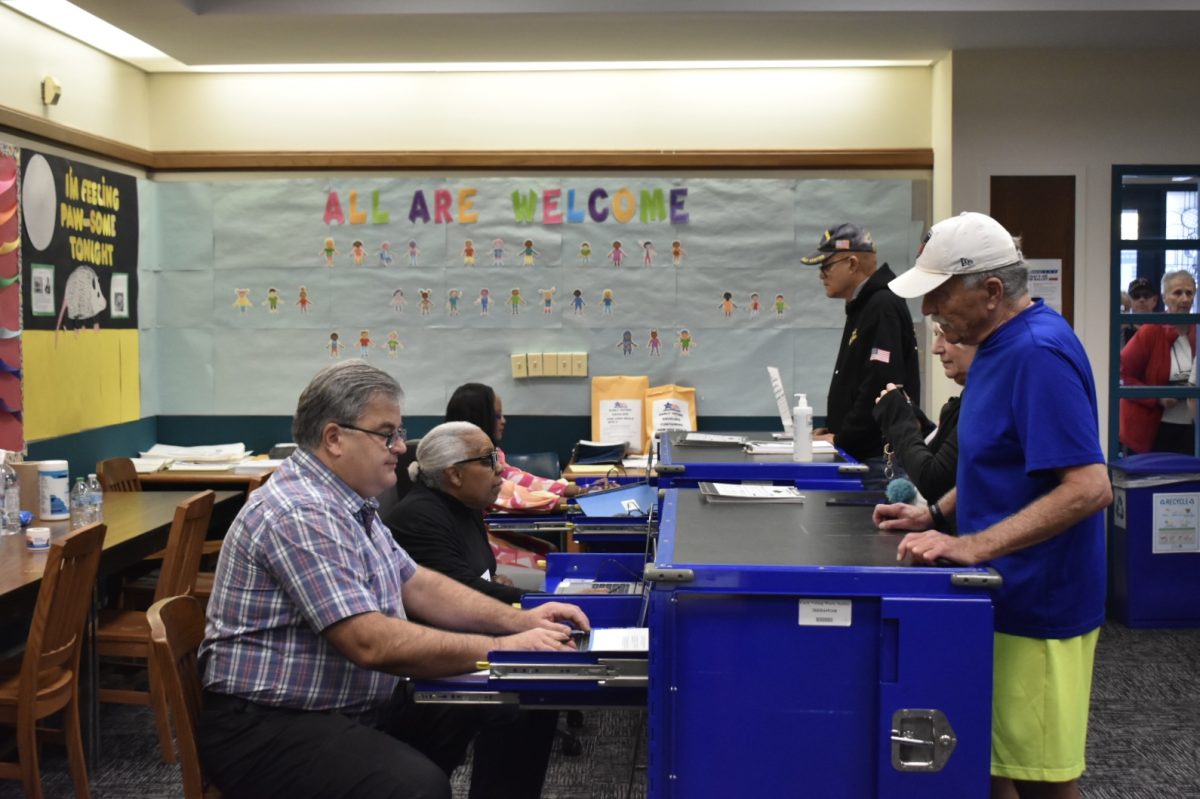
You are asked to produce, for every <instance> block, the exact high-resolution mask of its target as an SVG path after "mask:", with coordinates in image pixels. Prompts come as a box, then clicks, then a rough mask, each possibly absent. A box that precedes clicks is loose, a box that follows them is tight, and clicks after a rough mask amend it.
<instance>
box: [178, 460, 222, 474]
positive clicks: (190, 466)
mask: <svg viewBox="0 0 1200 799" xmlns="http://www.w3.org/2000/svg"><path fill="white" fill-rule="evenodd" d="M231 469H233V464H232V463H213V462H212V461H175V462H174V463H172V464H171V465H170V466H168V467H167V471H169V472H228V471H230V470H231Z"/></svg>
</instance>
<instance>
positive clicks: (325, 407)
mask: <svg viewBox="0 0 1200 799" xmlns="http://www.w3.org/2000/svg"><path fill="white" fill-rule="evenodd" d="M380 396H382V397H384V398H386V399H389V400H395V401H396V403H397V404H399V403H400V401H401V400H402V399H404V391H403V389H401V388H400V384H399V383H397V382H396V381H395V379H394V378H393V377H392V376H391V375H389V374H388V373H387V372H384V371H382V370H381V369H376V368H375V367H374V366H368V365H367V363H366V362H365V361H361V360H359V359H357V358H354V359H351V360H348V361H342V362H341V363H335V364H332V365H330V366H326V367H325V368H324V369H322V370H321V371H319V372H317V373H316V375H314V376H313V379H312V380H311V381H309V383H308V386H307V387H305V389H304V391H303V392H302V393H301V394H300V401H299V402H298V403H297V404H296V415H295V417H294V418H293V419H292V439H293V440H294V441H295V442H296V444H298V445H299V446H301V447H303V448H304V449H306V450H309V451H310V452H312V451H315V450H316V449H317V448H318V447H319V446H320V445H321V434H322V431H324V429H325V425H327V424H329V423H330V422H335V423H336V422H345V423H346V424H351V423H353V422H356V421H358V419H359V417H361V416H362V415H363V414H364V413H366V410H367V406H369V405H370V404H371V403H372V402H374V401H375V399H376V398H377V397H380Z"/></svg>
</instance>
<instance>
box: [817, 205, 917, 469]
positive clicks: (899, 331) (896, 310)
mask: <svg viewBox="0 0 1200 799" xmlns="http://www.w3.org/2000/svg"><path fill="white" fill-rule="evenodd" d="M800 261H801V262H802V263H806V264H812V265H816V266H819V267H820V273H821V283H822V284H823V285H824V286H825V295H826V296H827V297H830V298H836V299H841V300H845V301H846V326H845V329H844V330H843V331H842V343H841V346H840V347H839V348H838V354H837V362H836V363H835V365H834V368H833V378H832V379H831V380H830V382H829V399H828V404H827V408H826V417H825V418H826V427H825V428H820V429H818V430H815V431H814V433H813V438H818V439H822V440H825V441H831V442H832V443H833V444H834V446H836V447H838V448H840V449H843V450H845V451H846V452H847V453H848V454H849V455H850V456H851V457H853V458H854V459H855V460H858V461H860V462H862V463H866V464H867V465H868V466H869V467H870V469H871V471H870V473H868V475H867V477H866V479H864V480H863V484H864V485H865V486H866V487H867V488H883V487H885V486H886V484H887V479H886V478H885V477H884V475H883V433H882V432H881V431H880V429H879V425H878V424H877V423H876V422H875V418H874V416H873V415H872V409H873V408H874V406H875V398H876V397H878V396H879V394H880V392H881V391H883V390H884V388H885V387H886V386H887V385H888V383H894V384H896V385H899V386H902V387H903V388H904V392H905V393H906V394H908V396H909V398H910V399H911V400H912V401H913V402H914V403H915V402H917V401H919V399H920V397H921V374H920V369H919V367H918V362H917V337H916V334H915V333H914V332H913V322H912V315H911V314H909V312H908V305H906V304H905V302H904V300H902V299H900V298H899V297H897V296H896V295H895V294H893V293H892V292H891V291H889V290H888V287H887V285H888V283H889V282H890V281H891V280H892V279H893V278H895V274H893V273H892V270H891V269H889V268H888V265H887V264H886V263H885V264H883V265H882V266H879V267H876V261H875V242H874V241H873V240H872V239H871V234H870V233H869V232H868V231H866V230H864V229H862V228H860V227H859V226H858V225H855V224H851V223H845V224H841V225H835V226H833V227H831V228H830V229H828V230H826V231H825V233H824V234H823V235H822V237H821V240H820V242H819V243H818V244H817V249H816V252H814V253H812V254H811V255H808V256H806V257H804V258H801V259H800Z"/></svg>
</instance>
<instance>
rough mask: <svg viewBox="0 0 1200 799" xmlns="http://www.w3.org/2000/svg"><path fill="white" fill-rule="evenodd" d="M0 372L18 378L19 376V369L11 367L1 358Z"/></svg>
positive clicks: (18, 367)
mask: <svg viewBox="0 0 1200 799" xmlns="http://www.w3.org/2000/svg"><path fill="white" fill-rule="evenodd" d="M0 372H8V373H9V374H10V375H14V376H16V377H20V376H21V367H20V366H13V365H12V364H11V363H9V362H8V361H6V360H4V359H3V358H0Z"/></svg>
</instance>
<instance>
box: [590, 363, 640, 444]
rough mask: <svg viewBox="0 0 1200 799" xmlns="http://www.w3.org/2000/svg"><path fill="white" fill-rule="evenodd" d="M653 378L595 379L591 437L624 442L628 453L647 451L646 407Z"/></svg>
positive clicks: (612, 376) (621, 376) (606, 376)
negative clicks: (647, 391) (647, 393)
mask: <svg viewBox="0 0 1200 799" xmlns="http://www.w3.org/2000/svg"><path fill="white" fill-rule="evenodd" d="M648 388H650V378H649V377H647V376H645V375H638V376H630V375H602V376H598V377H593V378H592V438H593V439H594V440H595V441H603V442H605V443H616V442H618V441H624V442H625V443H626V445H627V446H628V447H629V451H630V452H633V453H636V452H645V451H646V428H645V423H644V418H645V417H644V413H643V411H644V408H643V405H644V403H645V399H646V390H647V389H648Z"/></svg>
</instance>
